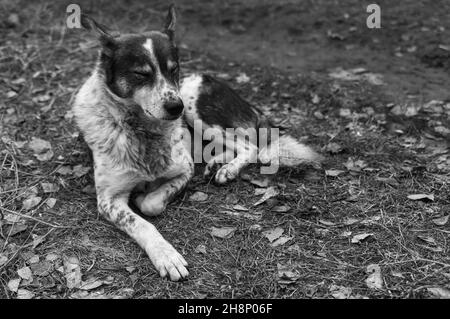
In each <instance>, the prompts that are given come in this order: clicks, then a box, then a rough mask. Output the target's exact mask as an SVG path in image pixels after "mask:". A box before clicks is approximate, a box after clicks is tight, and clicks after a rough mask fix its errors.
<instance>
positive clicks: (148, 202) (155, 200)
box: [135, 192, 166, 216]
mask: <svg viewBox="0 0 450 319" xmlns="http://www.w3.org/2000/svg"><path fill="white" fill-rule="evenodd" d="M135 203H136V206H137V207H138V208H139V210H140V211H141V212H142V214H144V215H147V216H157V215H159V214H161V213H162V212H164V210H165V209H166V201H165V199H164V196H163V194H161V193H157V192H155V193H150V194H147V195H139V196H137V197H136V200H135Z"/></svg>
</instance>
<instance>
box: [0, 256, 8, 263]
mask: <svg viewBox="0 0 450 319" xmlns="http://www.w3.org/2000/svg"><path fill="white" fill-rule="evenodd" d="M7 261H8V257H6V256H5V255H4V254H0V266H3V265H4V264H6V262H7Z"/></svg>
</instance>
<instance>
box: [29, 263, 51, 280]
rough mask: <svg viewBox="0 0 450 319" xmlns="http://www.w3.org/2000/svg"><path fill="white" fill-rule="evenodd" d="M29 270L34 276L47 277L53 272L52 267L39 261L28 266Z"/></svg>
mask: <svg viewBox="0 0 450 319" xmlns="http://www.w3.org/2000/svg"><path fill="white" fill-rule="evenodd" d="M30 268H31V270H32V271H33V274H34V275H36V276H41V277H42V276H47V275H48V274H50V273H51V272H52V270H53V265H52V264H51V263H50V262H49V261H47V260H44V261H41V262H38V263H36V264H32V265H31V266H30Z"/></svg>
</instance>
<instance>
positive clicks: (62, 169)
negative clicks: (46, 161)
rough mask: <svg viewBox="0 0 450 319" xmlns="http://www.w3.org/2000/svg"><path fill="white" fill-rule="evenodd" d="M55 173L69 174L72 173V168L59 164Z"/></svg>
mask: <svg viewBox="0 0 450 319" xmlns="http://www.w3.org/2000/svg"><path fill="white" fill-rule="evenodd" d="M56 173H58V174H60V175H69V174H72V168H71V167H70V166H61V167H60V168H58V170H57V171H56Z"/></svg>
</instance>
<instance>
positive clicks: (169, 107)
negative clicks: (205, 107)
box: [163, 98, 184, 119]
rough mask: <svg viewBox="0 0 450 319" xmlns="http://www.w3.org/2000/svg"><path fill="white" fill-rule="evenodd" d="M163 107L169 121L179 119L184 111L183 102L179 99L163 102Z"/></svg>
mask: <svg viewBox="0 0 450 319" xmlns="http://www.w3.org/2000/svg"><path fill="white" fill-rule="evenodd" d="M163 107H164V110H166V112H167V113H168V114H169V115H170V118H171V119H176V118H178V117H180V115H181V114H182V113H183V109H184V105H183V101H182V100H181V99H180V98H177V99H175V100H171V101H167V102H165V103H164V106H163Z"/></svg>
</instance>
